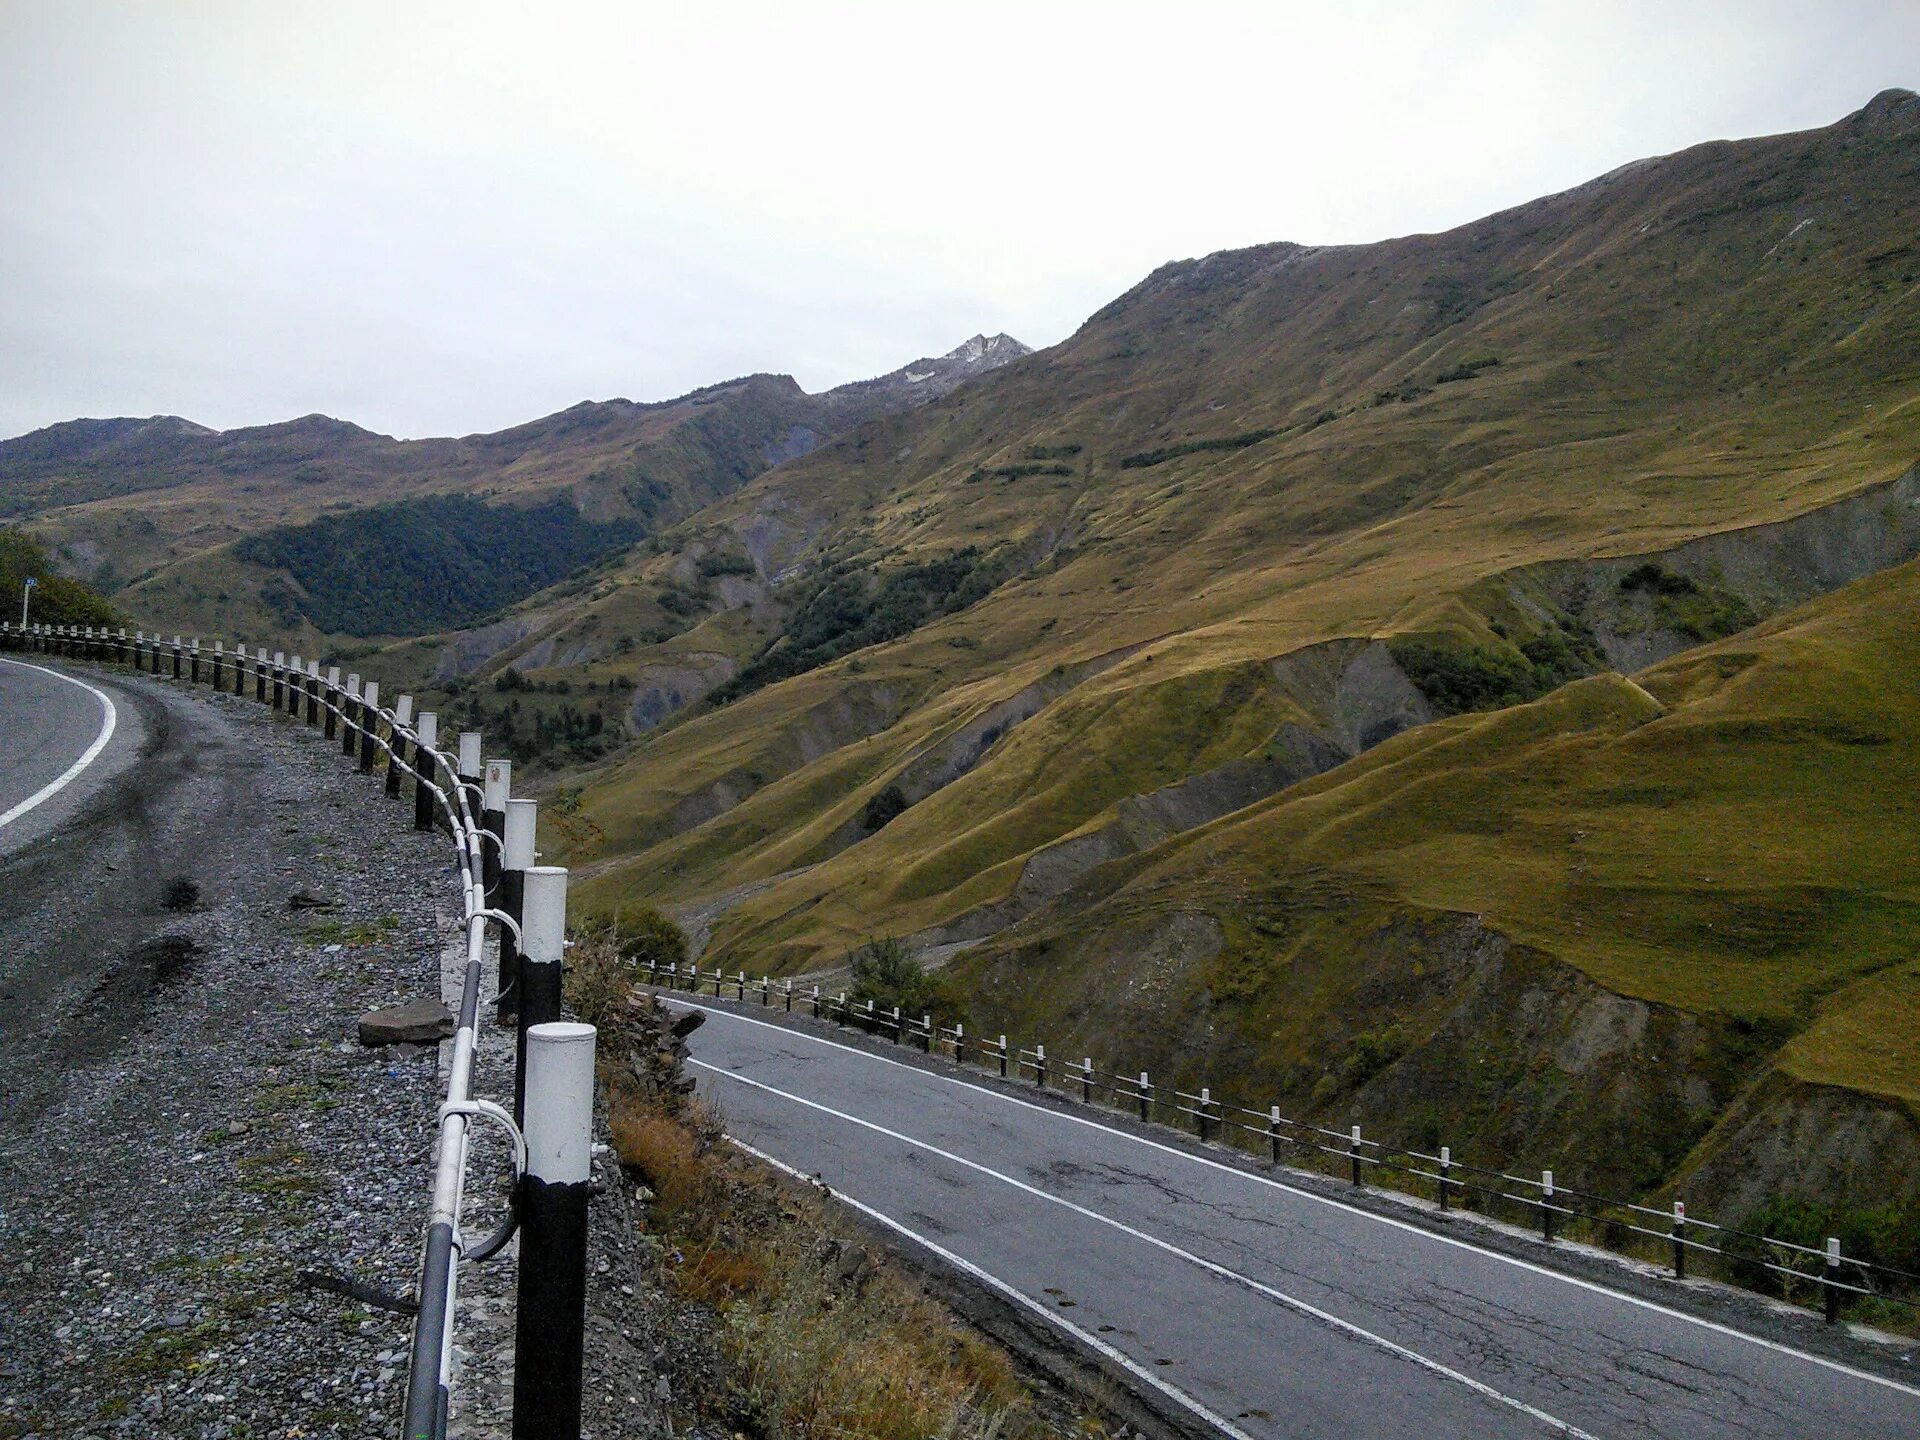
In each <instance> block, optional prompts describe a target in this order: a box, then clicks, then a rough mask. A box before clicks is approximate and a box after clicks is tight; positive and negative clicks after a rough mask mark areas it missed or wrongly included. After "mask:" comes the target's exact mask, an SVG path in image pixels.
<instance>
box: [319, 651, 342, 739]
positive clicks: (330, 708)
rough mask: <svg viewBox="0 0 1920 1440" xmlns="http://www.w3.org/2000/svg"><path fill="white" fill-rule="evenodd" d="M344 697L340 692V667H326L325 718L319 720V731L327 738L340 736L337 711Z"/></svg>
mask: <svg viewBox="0 0 1920 1440" xmlns="http://www.w3.org/2000/svg"><path fill="white" fill-rule="evenodd" d="M344 703H345V697H344V696H343V695H341V693H340V667H339V666H338V665H329V666H328V667H327V718H326V719H325V720H324V721H322V722H321V726H320V729H321V733H322V734H324V735H325V736H326V738H327V739H329V740H337V739H339V738H340V716H339V714H338V713H337V712H338V711H339V709H340V707H341V705H342V704H344Z"/></svg>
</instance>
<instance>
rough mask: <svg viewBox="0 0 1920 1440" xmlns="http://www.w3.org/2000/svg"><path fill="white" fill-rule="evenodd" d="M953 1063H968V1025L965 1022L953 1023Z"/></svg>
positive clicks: (957, 1021)
mask: <svg viewBox="0 0 1920 1440" xmlns="http://www.w3.org/2000/svg"><path fill="white" fill-rule="evenodd" d="M953 1063H954V1064H956V1065H964V1064H966V1063H967V1024H966V1021H964V1020H956V1021H954V1022H953Z"/></svg>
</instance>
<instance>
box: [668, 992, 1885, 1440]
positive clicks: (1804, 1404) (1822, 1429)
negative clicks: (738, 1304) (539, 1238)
mask: <svg viewBox="0 0 1920 1440" xmlns="http://www.w3.org/2000/svg"><path fill="white" fill-rule="evenodd" d="M662 998H663V999H665V1000H667V1001H668V1002H669V1003H670V1004H673V1005H676V1006H680V1007H687V1006H689V1005H690V1003H691V1002H688V1001H687V1000H685V999H683V998H681V997H678V996H673V995H663V996H662ZM693 1008H699V1009H702V1010H704V1011H705V1012H706V1013H707V1015H708V1023H707V1024H706V1025H705V1026H704V1027H702V1028H701V1029H700V1030H698V1031H697V1032H695V1034H694V1035H693V1036H692V1038H691V1040H690V1046H691V1052H692V1059H691V1063H692V1065H693V1067H694V1073H695V1075H696V1077H697V1081H698V1087H699V1089H700V1091H701V1092H702V1093H704V1094H705V1095H706V1096H707V1097H708V1098H709V1099H711V1100H712V1101H714V1102H715V1103H716V1104H717V1105H718V1106H719V1107H720V1109H721V1110H722V1112H723V1114H724V1115H725V1118H726V1124H727V1129H728V1132H729V1133H730V1134H731V1135H733V1136H734V1137H736V1138H737V1139H738V1140H740V1141H741V1142H743V1143H744V1144H746V1145H748V1146H750V1147H752V1148H754V1149H756V1150H758V1151H760V1152H763V1153H764V1154H765V1155H766V1156H767V1157H769V1158H771V1159H773V1160H775V1161H777V1162H780V1163H782V1164H784V1165H787V1166H790V1167H792V1168H793V1169H795V1170H797V1171H799V1172H801V1173H804V1174H807V1175H811V1176H817V1177H818V1178H819V1179H820V1180H821V1181H823V1182H824V1183H825V1184H827V1185H829V1186H831V1187H832V1188H833V1189H834V1190H835V1191H836V1192H839V1193H840V1194H842V1195H843V1196H844V1197H845V1198H846V1199H848V1200H849V1201H851V1202H853V1203H855V1204H856V1205H858V1206H859V1207H861V1208H863V1209H866V1210H868V1211H869V1213H871V1214H874V1215H875V1216H876V1217H877V1218H879V1219H881V1221H882V1223H885V1224H888V1225H889V1226H890V1227H891V1228H894V1229H896V1230H897V1231H900V1232H901V1233H903V1234H905V1235H907V1236H909V1237H910V1238H911V1239H912V1240H913V1241H914V1242H916V1243H917V1244H919V1245H920V1246H922V1247H925V1248H928V1249H931V1250H932V1251H933V1252H934V1253H935V1254H936V1255H938V1256H940V1257H941V1258H943V1259H945V1260H947V1261H948V1262H949V1263H952V1264H957V1265H959V1266H960V1267H961V1268H963V1269H965V1268H968V1267H971V1268H972V1269H973V1270H974V1271H975V1272H977V1273H976V1278H977V1279H980V1278H982V1277H984V1283H986V1284H988V1285H990V1286H991V1287H993V1288H995V1289H998V1290H1000V1292H1001V1293H1002V1295H1003V1297H1005V1298H1007V1299H1009V1300H1013V1301H1014V1302H1015V1303H1018V1304H1021V1305H1023V1306H1025V1307H1026V1308H1028V1309H1030V1310H1043V1311H1045V1312H1046V1313H1047V1314H1048V1315H1049V1316H1050V1317H1051V1318H1053V1320H1054V1321H1055V1323H1057V1324H1060V1325H1062V1326H1064V1327H1068V1328H1070V1329H1071V1330H1072V1331H1074V1332H1077V1333H1078V1334H1079V1336H1080V1337H1081V1338H1082V1339H1083V1340H1084V1341H1086V1342H1087V1343H1090V1344H1092V1345H1094V1346H1095V1347H1097V1348H1099V1347H1104V1348H1106V1349H1108V1350H1109V1351H1110V1352H1113V1353H1112V1354H1110V1358H1112V1359H1114V1360H1115V1361H1116V1362H1117V1363H1118V1364H1119V1365H1120V1366H1121V1367H1122V1368H1125V1369H1127V1370H1130V1371H1132V1372H1133V1374H1134V1376H1135V1378H1136V1380H1137V1381H1139V1382H1140V1384H1139V1385H1137V1386H1136V1388H1142V1387H1151V1388H1152V1389H1154V1390H1157V1391H1158V1392H1159V1394H1160V1397H1161V1399H1162V1401H1163V1402H1167V1403H1171V1404H1175V1405H1179V1406H1181V1407H1183V1408H1184V1409H1185V1410H1186V1411H1187V1412H1188V1413H1189V1414H1190V1415H1194V1416H1197V1417H1199V1418H1200V1419H1201V1420H1203V1421H1204V1422H1205V1423H1207V1424H1209V1425H1211V1426H1212V1427H1213V1428H1214V1429H1217V1430H1220V1431H1222V1432H1224V1433H1227V1434H1230V1435H1235V1436H1245V1437H1258V1440H1264V1437H1268V1436H1287V1437H1313V1436H1327V1437H1342V1440H1345V1437H1350V1436H1353V1435H1370V1436H1408V1437H1419V1440H1431V1437H1433V1436H1436V1435H1474V1436H1524V1435H1554V1434H1560V1435H1574V1436H1594V1437H1599V1440H1626V1437H1640V1436H1656V1437H1672V1440H1706V1437H1731V1436H1740V1437H1778V1440H1798V1437H1803V1436H1806V1435H1816V1434H1833V1435H1840V1434H1845V1435H1848V1436H1853V1437H1889V1440H1890V1437H1895V1436H1899V1437H1909V1436H1912V1435H1915V1434H1920V1388H1915V1387H1913V1386H1909V1385H1906V1384H1902V1383H1900V1382H1897V1381H1893V1380H1890V1379H1887V1378H1884V1377H1882V1376H1879V1375H1876V1374H1873V1373H1870V1372H1868V1371H1866V1370H1864V1369H1858V1368H1854V1367H1852V1366H1849V1365H1845V1364H1841V1363H1838V1362H1836V1361H1834V1360H1831V1359H1827V1358H1825V1357H1822V1356H1818V1355H1814V1354H1810V1353H1807V1352H1805V1351H1802V1350H1799V1349H1796V1348H1793V1347H1791V1346H1790V1345H1785V1344H1781V1343H1778V1342H1776V1341H1773V1340H1769V1339H1765V1338H1762V1337H1760V1336H1756V1335H1751V1334H1748V1333H1745V1332H1744V1331H1741V1330H1737V1329H1734V1328H1732V1327H1730V1326H1726V1325H1721V1324H1719V1323H1717V1322H1715V1321H1711V1320H1707V1319H1704V1318H1700V1317H1697V1316H1694V1315H1690V1314H1685V1313H1682V1312H1680V1311H1678V1310H1673V1309H1669V1308H1667V1307H1665V1306H1663V1305H1659V1304H1655V1303H1652V1302H1650V1301H1647V1300H1643V1299H1639V1298H1636V1297H1634V1296H1631V1295H1628V1294H1625V1293H1622V1292H1620V1291H1616V1290H1614V1289H1611V1288H1609V1287H1607V1286H1604V1285H1600V1284H1595V1283H1593V1282H1591V1281H1587V1280H1582V1279H1579V1278H1577V1277H1576V1276H1572V1275H1569V1274H1566V1273H1563V1272H1561V1271H1558V1270H1553V1269H1548V1268H1546V1267H1543V1266H1538V1265H1534V1264H1531V1263H1529V1262H1527V1261H1525V1260H1523V1259H1518V1258H1515V1257H1513V1256H1508V1255H1503V1254H1498V1253H1494V1252H1491V1251H1489V1250H1486V1249H1482V1248H1479V1247H1476V1246H1473V1245H1469V1244H1466V1243H1463V1242H1461V1241H1459V1240H1456V1239H1453V1238H1451V1237H1449V1236H1447V1235H1445V1234H1442V1233H1436V1232H1435V1231H1433V1230H1429V1229H1427V1228H1425V1227H1422V1226H1418V1225H1414V1224H1410V1223H1408V1222H1406V1221H1403V1220H1397V1219H1393V1218H1391V1217H1388V1216H1383V1215H1380V1214H1377V1213H1374V1212H1372V1211H1369V1210H1366V1209H1360V1208H1356V1207H1353V1206H1350V1205H1347V1204H1345V1203H1342V1202H1341V1201H1340V1200H1338V1199H1337V1198H1334V1197H1332V1196H1330V1195H1323V1194H1319V1193H1316V1192H1315V1191H1314V1190H1313V1189H1312V1188H1311V1187H1308V1186H1303V1185H1297V1184H1294V1183H1292V1182H1291V1181H1290V1180H1289V1179H1288V1177H1287V1176H1286V1174H1285V1172H1280V1173H1279V1174H1277V1175H1274V1176H1268V1175H1262V1174H1256V1173H1251V1172H1249V1171H1247V1170H1244V1169H1241V1168H1239V1167H1237V1166H1233V1165H1226V1164H1221V1163H1219V1162H1217V1161H1212V1160H1209V1159H1208V1158H1206V1157H1205V1156H1204V1155H1201V1154H1199V1153H1196V1152H1191V1151H1188V1150H1184V1149H1181V1148H1179V1147H1177V1146H1168V1145H1163V1144H1158V1143H1155V1142H1153V1141H1151V1140H1148V1139H1145V1138H1143V1137H1142V1136H1140V1135H1135V1134H1131V1133H1127V1132H1124V1131H1122V1130H1119V1129H1114V1128H1109V1127H1107V1126H1104V1125H1101V1124H1098V1123H1094V1122H1093V1121H1091V1120H1090V1119H1089V1118H1088V1117H1086V1116H1084V1115H1075V1114H1073V1113H1071V1112H1070V1111H1064V1110H1061V1109H1057V1108H1055V1107H1052V1106H1049V1105H1037V1104H1033V1103H1030V1102H1027V1101H1025V1100H1022V1099H1020V1098H1019V1097H1018V1096H1017V1095H1014V1094H1010V1093H1007V1092H1005V1091H1003V1090H1001V1089H999V1088H996V1087H994V1086H992V1085H991V1084H978V1083H974V1082H973V1081H971V1080H968V1079H965V1078H962V1077H961V1076H960V1074H959V1073H958V1072H951V1073H943V1072H942V1071H941V1070H940V1069H938V1068H933V1069H928V1068H923V1067H921V1066H918V1065H907V1064H902V1063H900V1062H898V1061H895V1060H893V1059H890V1058H888V1057H886V1056H883V1055H878V1054H873V1053H869V1052H868V1051H866V1050H864V1049H859V1048H855V1047H853V1046H848V1045H842V1044H839V1043H837V1042H834V1041H831V1040H827V1039H824V1038H821V1037H819V1036H816V1035H812V1034H808V1033H804V1032H801V1031H797V1030H795V1029H791V1028H787V1027H784V1026H779V1025H772V1024H768V1023H765V1022H763V1021H760V1020H757V1019H755V1018H753V1017H751V1016H747V1015H740V1014H735V1013H731V1012H729V1011H727V1010H725V1009H722V1008H716V1007H712V1006H704V1005H701V1006H694V1007H693ZM1163 1408H1164V1405H1163Z"/></svg>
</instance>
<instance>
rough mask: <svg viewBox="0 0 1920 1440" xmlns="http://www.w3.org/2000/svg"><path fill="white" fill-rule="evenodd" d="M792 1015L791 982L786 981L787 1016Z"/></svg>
mask: <svg viewBox="0 0 1920 1440" xmlns="http://www.w3.org/2000/svg"><path fill="white" fill-rule="evenodd" d="M792 1013H793V981H791V980H789V981H787V1014H789V1015H791V1014H792Z"/></svg>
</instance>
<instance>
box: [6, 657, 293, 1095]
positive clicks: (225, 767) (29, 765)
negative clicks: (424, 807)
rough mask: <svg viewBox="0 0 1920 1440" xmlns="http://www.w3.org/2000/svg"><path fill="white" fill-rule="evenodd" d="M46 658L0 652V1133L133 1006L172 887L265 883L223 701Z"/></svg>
mask: <svg viewBox="0 0 1920 1440" xmlns="http://www.w3.org/2000/svg"><path fill="white" fill-rule="evenodd" d="M43 661H44V657H35V661H34V662H33V663H27V662H23V661H20V660H15V659H12V658H11V657H5V656H0V1075H4V1076H5V1077H6V1080H5V1081H4V1083H0V1131H3V1130H5V1129H6V1128H7V1127H10V1126H14V1125H19V1124H31V1123H33V1120H34V1118H35V1116H36V1115H38V1114H39V1113H40V1112H41V1110H42V1109H43V1107H44V1106H45V1105H46V1103H47V1102H48V1100H49V1099H50V1097H52V1096H53V1095H54V1094H56V1093H57V1092H58V1091H59V1090H60V1089H61V1088H62V1087H63V1086H64V1084H65V1080H66V1075H67V1073H68V1071H69V1069H70V1067H71V1066H72V1065H73V1064H75V1063H84V1062H86V1061H88V1060H90V1059H91V1058H92V1057H95V1056H98V1055H101V1054H104V1053H106V1052H108V1051H109V1050H110V1049H111V1048H112V1046H113V1045H114V1044H115V1043H116V1042H117V1040H118V1039H119V1037H120V1036H122V1035H123V1034H125V1032H126V1031H127V1029H128V1028H129V1027H130V1026H132V1025H133V1024H135V1023H137V1022H138V1020H139V1018H140V1016H141V1015H142V1014H143V1013H144V1012H145V1008H146V1005H147V997H148V993H149V991H150V989H151V984H152V976H151V973H150V971H151V968H152V963H153V960H152V956H151V954H150V953H149V952H148V951H147V950H145V949H143V947H144V946H146V945H147V943H148V942H149V941H151V940H153V939H154V937H155V936H156V935H157V934H161V933H164V932H165V931H166V930H167V928H168V924H169V922H170V921H171V920H172V919H173V918H174V916H173V915H172V913H171V912H170V911H169V909H168V887H169V886H170V885H171V884H172V883H173V882H174V881H176V880H183V879H191V880H193V881H195V882H196V883H199V884H201V885H206V886H212V885H213V884H215V883H216V882H217V883H218V884H219V885H220V887H221V888H222V889H223V890H224V889H227V888H233V887H236V886H243V885H244V886H253V885H256V884H261V883H265V881H266V877H259V878H256V876H255V872H256V871H257V870H258V869H259V866H260V859H261V837H259V836H257V835H254V834H252V833H250V830H251V826H250V823H249V820H250V817H248V815H247V813H246V809H245V799H244V797H245V795H246V790H247V785H248V777H249V775H250V773H251V772H252V771H253V770H254V769H255V768H257V764H258V762H257V760H256V759H255V757H253V755H252V754H251V753H250V747H249V746H248V745H247V744H246V743H245V742H244V741H243V740H242V737H241V736H240V735H239V734H237V733H236V731H235V728H234V726H233V724H232V723H231V722H230V721H229V720H228V719H227V718H226V716H225V715H224V714H223V713H222V707H220V706H219V705H217V704H209V703H207V700H206V698H205V697H195V696H191V695H188V694H186V693H185V692H183V691H175V690H173V689H171V688H170V687H169V686H168V685H166V684H165V683H163V682H158V681H153V680H149V679H146V678H144V677H131V676H126V675H115V674H108V673H104V672H102V671H99V670H96V669H94V668H93V667H91V666H84V665H76V666H73V667H71V668H69V667H66V666H64V665H62V664H60V662H58V661H54V662H50V663H42V662H43ZM109 716H111V724H109ZM50 787H57V788H50Z"/></svg>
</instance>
